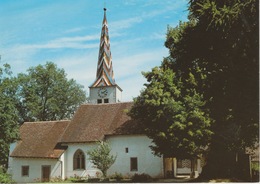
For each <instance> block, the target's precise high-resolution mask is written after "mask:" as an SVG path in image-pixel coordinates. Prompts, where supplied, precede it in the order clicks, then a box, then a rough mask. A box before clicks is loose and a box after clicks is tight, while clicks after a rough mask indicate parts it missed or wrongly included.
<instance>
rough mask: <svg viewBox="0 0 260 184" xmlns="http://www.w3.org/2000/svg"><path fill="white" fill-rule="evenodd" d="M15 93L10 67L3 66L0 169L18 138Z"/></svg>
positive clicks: (0, 95)
mask: <svg viewBox="0 0 260 184" xmlns="http://www.w3.org/2000/svg"><path fill="white" fill-rule="evenodd" d="M15 91H16V88H15V83H14V81H13V80H12V76H11V71H10V66H9V65H8V64H5V65H4V66H3V68H1V67H0V132H1V133H0V167H1V166H6V165H7V160H8V152H9V145H10V143H12V142H14V141H15V140H16V139H17V138H18V128H19V127H18V123H17V120H18V116H17V111H16V108H15V102H16V101H15V98H14V96H15ZM5 176H6V175H1V177H5Z"/></svg>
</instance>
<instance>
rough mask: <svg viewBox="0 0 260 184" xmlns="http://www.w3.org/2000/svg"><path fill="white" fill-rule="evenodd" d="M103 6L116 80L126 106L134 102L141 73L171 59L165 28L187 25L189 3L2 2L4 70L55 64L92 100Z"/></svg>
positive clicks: (173, 0)
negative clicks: (90, 87) (181, 24)
mask: <svg viewBox="0 0 260 184" xmlns="http://www.w3.org/2000/svg"><path fill="white" fill-rule="evenodd" d="M104 6H105V7H106V9H107V11H106V16H107V21H108V30H109V37H110V47H111V53H112V62H113V69H114V74H115V80H116V83H117V84H118V85H119V86H120V87H121V88H122V89H123V95H122V101H132V100H133V98H134V97H137V96H138V95H139V94H140V91H141V90H142V89H144V86H143V84H144V83H146V79H145V78H144V77H143V76H142V74H141V72H142V71H144V72H147V71H151V69H152V68H153V67H156V66H159V65H160V64H161V62H162V60H163V58H164V57H167V56H168V55H169V52H168V50H167V49H166V48H165V47H164V42H165V39H166V32H167V26H171V27H176V26H177V25H178V23H179V21H186V20H187V15H188V10H187V6H188V1H187V0H163V1H162V0H0V12H1V16H0V27H1V28H0V55H1V61H0V62H1V63H0V65H2V64H3V63H8V64H10V65H11V68H12V71H13V74H14V75H16V74H18V73H26V72H27V69H28V68H30V67H34V66H37V65H39V64H41V65H45V64H46V62H47V61H51V62H53V63H55V64H56V65H57V66H58V68H63V69H64V70H65V72H66V74H67V78H68V79H71V78H73V79H75V80H76V82H77V83H78V84H81V85H83V86H84V90H85V91H86V93H87V95H88V92H89V89H88V86H89V85H91V84H92V83H93V82H94V80H95V77H96V69H97V61H98V50H99V41H100V33H101V26H102V20H103V15H104V11H103V8H104Z"/></svg>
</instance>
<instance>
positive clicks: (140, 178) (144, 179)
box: [132, 173, 152, 182]
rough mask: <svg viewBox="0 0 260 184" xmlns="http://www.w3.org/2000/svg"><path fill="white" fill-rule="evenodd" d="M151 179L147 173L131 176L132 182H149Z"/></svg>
mask: <svg viewBox="0 0 260 184" xmlns="http://www.w3.org/2000/svg"><path fill="white" fill-rule="evenodd" d="M150 181H152V177H151V176H150V175H149V174H145V173H142V174H135V175H134V176H133V177H132V182H150Z"/></svg>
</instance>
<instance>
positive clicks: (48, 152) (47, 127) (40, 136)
mask: <svg viewBox="0 0 260 184" xmlns="http://www.w3.org/2000/svg"><path fill="white" fill-rule="evenodd" d="M68 124H69V121H47V122H26V123H24V124H23V125H22V126H21V127H20V141H18V143H17V146H16V147H15V149H14V151H13V152H12V153H11V157H30V158H59V157H60V156H61V154H62V153H63V152H64V151H65V149H66V148H65V147H62V146H61V145H59V144H57V142H59V140H60V138H61V136H62V134H63V133H64V131H65V129H66V127H67V126H68Z"/></svg>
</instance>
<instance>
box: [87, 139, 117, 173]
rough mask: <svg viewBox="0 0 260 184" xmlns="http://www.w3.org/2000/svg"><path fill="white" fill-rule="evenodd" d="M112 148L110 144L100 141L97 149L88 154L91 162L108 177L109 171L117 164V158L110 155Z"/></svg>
mask: <svg viewBox="0 0 260 184" xmlns="http://www.w3.org/2000/svg"><path fill="white" fill-rule="evenodd" d="M110 152H111V148H110V146H109V144H108V143H106V142H103V141H100V142H99V145H98V147H97V148H95V149H93V150H90V151H88V152H87V154H88V155H89V159H90V160H91V162H92V163H93V164H94V165H96V166H97V168H98V169H100V170H101V171H102V173H103V175H104V177H106V176H107V170H108V169H109V168H110V167H111V166H112V165H113V164H114V163H115V161H116V156H113V155H110Z"/></svg>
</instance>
